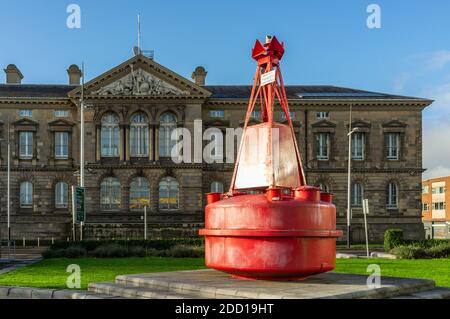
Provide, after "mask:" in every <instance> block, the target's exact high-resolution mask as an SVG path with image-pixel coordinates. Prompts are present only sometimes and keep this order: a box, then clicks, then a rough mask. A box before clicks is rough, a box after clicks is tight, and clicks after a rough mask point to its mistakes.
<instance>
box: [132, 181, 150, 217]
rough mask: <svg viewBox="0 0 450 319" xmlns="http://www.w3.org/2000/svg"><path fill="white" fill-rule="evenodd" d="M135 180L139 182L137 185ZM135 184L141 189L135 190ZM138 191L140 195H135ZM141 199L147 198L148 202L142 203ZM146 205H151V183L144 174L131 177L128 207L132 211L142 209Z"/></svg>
mask: <svg viewBox="0 0 450 319" xmlns="http://www.w3.org/2000/svg"><path fill="white" fill-rule="evenodd" d="M135 182H139V183H138V184H139V185H136V184H135ZM134 186H138V187H139V189H137V190H133V187H134ZM143 188H144V189H143ZM136 193H138V194H139V196H137V197H136V196H134V194H136ZM141 199H144V200H147V201H148V202H147V203H140V202H139V200H141ZM133 205H136V207H132V206H133ZM145 206H147V207H150V183H149V181H148V179H147V178H146V177H144V176H135V177H133V178H132V179H131V182H130V194H129V203H128V207H129V209H130V210H132V211H142V210H143V209H144V207H145Z"/></svg>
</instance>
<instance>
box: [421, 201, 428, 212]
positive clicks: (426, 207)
mask: <svg viewBox="0 0 450 319" xmlns="http://www.w3.org/2000/svg"><path fill="white" fill-rule="evenodd" d="M428 209H429V207H428V204H427V203H423V204H422V210H423V211H424V212H426V211H428Z"/></svg>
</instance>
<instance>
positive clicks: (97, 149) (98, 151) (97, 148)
mask: <svg viewBox="0 0 450 319" xmlns="http://www.w3.org/2000/svg"><path fill="white" fill-rule="evenodd" d="M96 136H97V138H96V146H95V160H96V161H97V162H100V158H101V149H100V148H101V145H100V143H101V138H102V137H101V131H100V126H97V128H96Z"/></svg>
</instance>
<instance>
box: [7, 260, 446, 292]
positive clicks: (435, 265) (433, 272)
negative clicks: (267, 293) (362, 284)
mask: <svg viewBox="0 0 450 319" xmlns="http://www.w3.org/2000/svg"><path fill="white" fill-rule="evenodd" d="M70 264H78V265H79V266H80V268H81V282H82V287H81V288H82V289H86V287H87V285H88V283H90V282H99V281H113V280H114V278H115V277H116V276H117V275H123V274H137V273H145V272H161V271H175V270H189V269H201V268H204V260H203V259H202V258H160V257H145V258H116V259H95V258H80V259H65V258H60V259H47V260H43V261H41V262H39V263H37V264H34V265H30V266H27V267H24V268H20V269H17V270H14V271H12V272H10V273H7V274H4V275H0V285H4V286H24V287H40V288H65V287H66V279H67V276H68V275H69V274H68V273H66V267H67V266H68V265H70ZM369 264H378V265H379V266H380V267H381V275H382V276H395V277H410V278H427V279H432V280H435V281H436V284H437V285H438V286H447V287H450V259H434V260H433V259H427V260H386V259H369V260H364V259H338V260H337V267H336V270H335V271H336V272H340V273H354V274H362V275H369V274H368V273H367V272H366V269H367V266H368V265H369Z"/></svg>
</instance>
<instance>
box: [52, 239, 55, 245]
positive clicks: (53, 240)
mask: <svg viewBox="0 0 450 319" xmlns="http://www.w3.org/2000/svg"><path fill="white" fill-rule="evenodd" d="M54 243H55V238H53V237H52V245H53V244H54Z"/></svg>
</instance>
